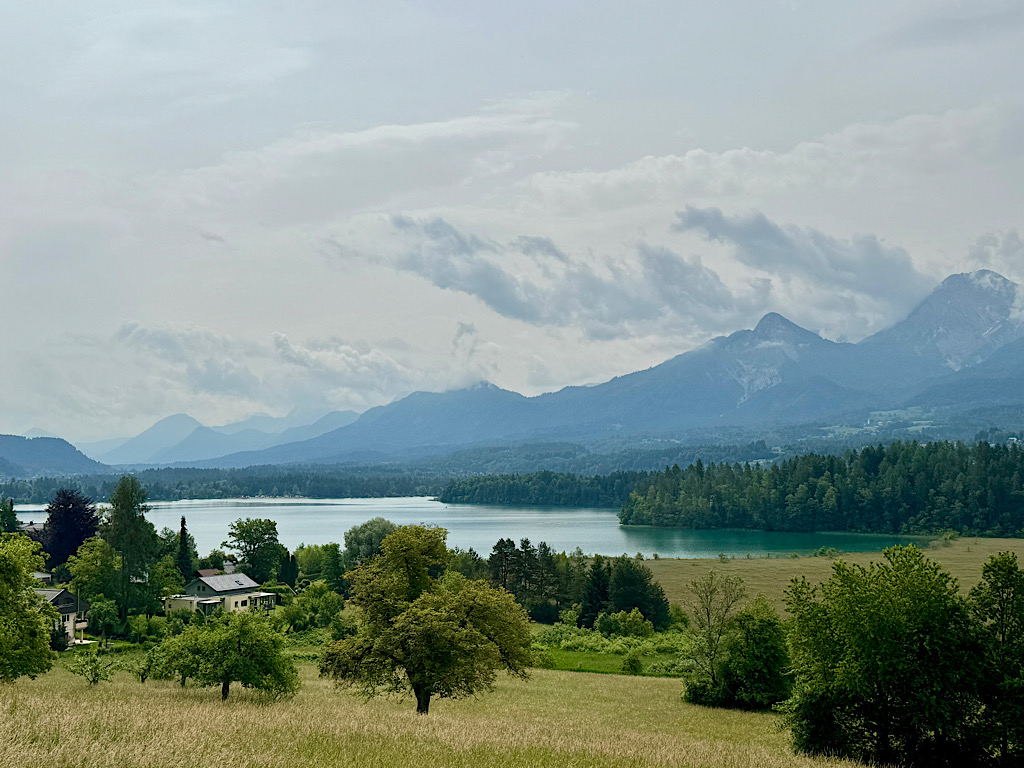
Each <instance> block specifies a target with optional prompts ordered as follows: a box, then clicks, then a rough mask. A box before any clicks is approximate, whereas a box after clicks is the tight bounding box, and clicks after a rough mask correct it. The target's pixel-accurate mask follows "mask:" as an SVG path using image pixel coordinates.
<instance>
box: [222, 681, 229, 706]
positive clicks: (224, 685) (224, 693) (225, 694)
mask: <svg viewBox="0 0 1024 768" xmlns="http://www.w3.org/2000/svg"><path fill="white" fill-rule="evenodd" d="M230 689H231V681H230V680H225V681H224V682H223V683H221V684H220V700H221V701H224V699H226V698H227V697H228V691H229V690H230Z"/></svg>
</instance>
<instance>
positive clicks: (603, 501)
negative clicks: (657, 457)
mask: <svg viewBox="0 0 1024 768" xmlns="http://www.w3.org/2000/svg"><path fill="white" fill-rule="evenodd" d="M647 475H648V473H647V472H612V473H611V474H610V475H593V476H591V477H581V476H579V475H567V474H560V473H557V472H533V473H531V474H526V475H486V476H482V477H469V478H466V479H463V480H451V481H450V482H449V483H448V485H447V486H446V487H445V489H444V491H443V492H442V493H441V501H443V502H444V503H446V504H455V503H463V504H517V505H537V506H552V507H617V506H619V505H621V504H622V503H623V502H624V501H626V499H627V498H629V494H630V491H632V490H633V488H635V487H636V484H637V483H638V482H639V481H640V480H641V479H643V478H646V477H647Z"/></svg>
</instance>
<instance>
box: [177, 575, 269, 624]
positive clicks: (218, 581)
mask: <svg viewBox="0 0 1024 768" xmlns="http://www.w3.org/2000/svg"><path fill="white" fill-rule="evenodd" d="M276 604H277V596H276V595H275V594H274V593H273V592H263V591H261V590H260V588H259V584H257V583H256V582H255V581H253V580H252V579H250V578H249V577H248V576H246V575H245V574H244V573H230V574H220V575H218V576H199V577H198V578H195V579H193V580H192V581H190V582H189V583H188V584H187V585H186V587H185V591H184V593H182V594H180V595H171V596H170V597H165V598H164V610H165V611H174V610H180V609H182V608H184V609H186V610H190V611H201V612H202V613H205V614H211V613H213V612H214V611H216V610H217V609H218V608H219V609H221V610H223V611H249V610H254V609H257V608H259V609H262V610H270V609H272V608H273V607H274V606H275V605H276Z"/></svg>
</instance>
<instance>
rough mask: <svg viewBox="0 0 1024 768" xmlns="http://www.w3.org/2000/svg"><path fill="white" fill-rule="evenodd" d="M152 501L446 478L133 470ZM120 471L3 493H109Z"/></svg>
mask: <svg viewBox="0 0 1024 768" xmlns="http://www.w3.org/2000/svg"><path fill="white" fill-rule="evenodd" d="M134 474H135V477H137V478H138V479H139V482H140V483H142V484H143V485H145V486H146V490H147V492H148V498H149V499H150V500H152V501H177V500H179V499H234V498H242V497H256V496H269V497H282V496H291V497H302V498H311V499H342V498H383V497H394V496H431V495H434V494H437V493H438V492H440V490H441V488H443V487H444V481H445V478H443V477H441V476H438V475H435V474H430V473H416V472H410V471H408V470H404V469H397V468H396V469H392V468H388V467H365V468H363V467H336V466H316V467H287V468H283V467H277V466H263V467H249V468H247V469H179V468H165V469H145V470H141V471H139V472H136V473H134ZM118 479H119V476H118V475H109V474H107V475H79V476H76V477H37V478H33V479H26V480H7V481H5V482H0V497H4V498H9V499H13V500H14V501H15V503H18V504H46V503H48V502H49V501H50V499H52V498H53V494H54V493H55V492H56V491H57V490H58V489H61V488H69V489H73V490H76V491H79V492H80V493H82V494H84V495H85V496H89V497H90V498H94V499H105V498H107V497H108V496H110V494H111V493H112V492H113V490H114V488H115V487H116V486H117V483H118Z"/></svg>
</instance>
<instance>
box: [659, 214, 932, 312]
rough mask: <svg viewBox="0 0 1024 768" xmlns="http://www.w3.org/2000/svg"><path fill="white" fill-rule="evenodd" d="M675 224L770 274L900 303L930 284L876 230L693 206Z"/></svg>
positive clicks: (677, 217) (906, 256) (681, 230)
mask: <svg viewBox="0 0 1024 768" xmlns="http://www.w3.org/2000/svg"><path fill="white" fill-rule="evenodd" d="M673 228H674V229H675V230H676V231H678V232H695V233H698V234H700V235H703V236H704V237H706V238H707V239H708V240H711V241H715V242H720V243H724V244H727V245H729V246H731V247H732V250H733V252H734V254H735V256H736V258H737V259H738V260H739V261H741V262H742V263H743V264H745V265H747V266H748V267H752V268H754V269H757V270H760V271H762V272H765V273H767V274H768V275H769V276H770V277H771V278H772V279H773V280H774V279H778V280H781V281H785V282H789V281H801V282H804V283H809V284H812V285H815V286H817V287H819V288H821V289H822V290H827V291H839V292H844V293H853V294H860V295H863V296H869V297H872V298H873V299H875V300H878V301H881V302H884V303H887V304H891V305H893V306H898V307H905V306H907V305H908V302H911V301H913V300H914V299H916V298H920V297H921V296H923V295H924V294H925V293H926V292H927V291H929V290H930V289H931V288H932V287H933V286H934V280H933V279H932V278H931V277H929V276H927V275H924V274H922V273H921V272H919V271H918V270H917V269H916V267H915V266H914V263H913V261H912V260H911V258H910V255H909V254H908V253H907V252H906V250H904V249H903V248H900V247H898V246H889V245H886V244H885V243H883V242H882V241H881V240H879V239H878V238H877V237H876V236H874V235H855V236H854V237H851V238H849V239H842V238H836V237H831V236H830V235H826V234H825V233H823V232H821V231H819V230H816V229H813V228H811V227H798V226H793V225H782V224H777V223H776V222H774V221H771V220H770V219H768V217H766V216H765V215H764V214H762V213H758V212H754V213H751V214H747V215H743V216H728V215H726V214H724V213H723V212H722V211H721V210H720V209H718V208H693V207H687V208H686V209H685V210H683V211H679V212H678V213H677V214H676V222H675V223H674V225H673Z"/></svg>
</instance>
